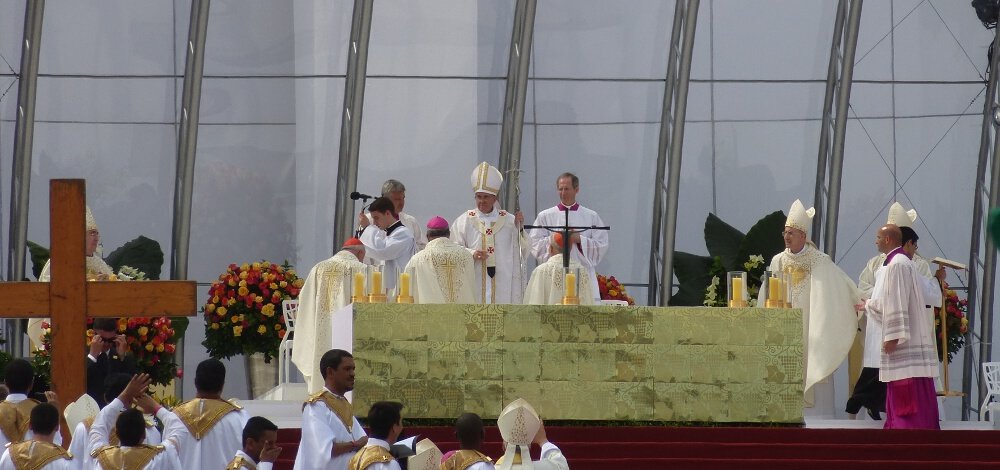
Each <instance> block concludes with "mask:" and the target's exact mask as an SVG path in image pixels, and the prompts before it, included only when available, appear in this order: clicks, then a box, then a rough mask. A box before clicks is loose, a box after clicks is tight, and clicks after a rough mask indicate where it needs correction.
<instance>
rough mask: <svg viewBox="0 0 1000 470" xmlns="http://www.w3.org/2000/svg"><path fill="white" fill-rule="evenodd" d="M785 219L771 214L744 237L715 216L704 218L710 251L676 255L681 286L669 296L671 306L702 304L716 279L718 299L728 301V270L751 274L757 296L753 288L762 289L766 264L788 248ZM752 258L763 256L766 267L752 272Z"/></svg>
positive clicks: (710, 215)
mask: <svg viewBox="0 0 1000 470" xmlns="http://www.w3.org/2000/svg"><path fill="white" fill-rule="evenodd" d="M785 219H786V217H785V214H784V212H782V211H775V212H772V213H770V214H768V215H766V216H764V217H763V218H761V219H760V220H758V221H757V223H755V224H754V225H753V227H751V228H750V231H748V232H747V233H746V234H745V235H744V234H743V233H742V232H740V231H739V230H737V229H735V228H734V227H733V226H731V225H729V224H727V223H726V222H724V221H723V220H722V219H720V218H719V217H717V216H716V215H715V214H708V217H707V218H706V219H705V247H706V248H707V249H708V256H704V255H696V254H692V253H685V252H682V251H678V252H676V253H674V274H675V275H676V276H677V281H678V283H679V287H678V289H677V293H676V294H674V295H673V296H672V297H670V305H673V306H685V305H686V306H700V305H703V304H704V302H705V294H706V290H707V289H708V288H709V285H710V284H711V283H712V277H713V276H717V277H719V279H720V281H721V282H720V283H719V285H718V286H717V288H716V289H717V291H716V295H717V298H718V299H726V298H727V295H726V279H725V275H726V272H728V271H749V272H748V282H749V283H750V286H748V289H750V290H749V292H751V294H753V293H755V292H756V291H755V290H754V288H755V287H756V288H759V284H760V279H759V277H760V275H762V274H763V272H764V269H765V267H766V264H767V263H768V262H770V260H771V258H772V257H774V255H776V254H778V253H780V252H781V251H782V250H784V249H785V245H784V241H782V239H781V230H782V229H783V228H784V226H785ZM751 256H761V257H763V258H764V266H759V265H758V266H756V267H753V268H752V269H751V268H750V267H748V266H753V263H750V257H751ZM758 271H759V272H758Z"/></svg>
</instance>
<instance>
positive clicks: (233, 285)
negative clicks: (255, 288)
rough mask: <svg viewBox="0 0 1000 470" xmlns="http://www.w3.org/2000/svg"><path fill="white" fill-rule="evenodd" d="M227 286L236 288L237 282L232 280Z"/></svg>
mask: <svg viewBox="0 0 1000 470" xmlns="http://www.w3.org/2000/svg"><path fill="white" fill-rule="evenodd" d="M226 284H229V287H236V281H234V280H232V279H230V280H229V282H227V283H226Z"/></svg>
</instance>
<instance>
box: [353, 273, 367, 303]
mask: <svg viewBox="0 0 1000 470" xmlns="http://www.w3.org/2000/svg"><path fill="white" fill-rule="evenodd" d="M364 296H365V273H362V272H357V273H354V297H355V298H361V297H364Z"/></svg>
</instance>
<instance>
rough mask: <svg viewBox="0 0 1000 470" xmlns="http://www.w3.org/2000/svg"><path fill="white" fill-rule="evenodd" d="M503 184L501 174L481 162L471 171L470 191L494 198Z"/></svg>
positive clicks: (494, 168)
mask: <svg viewBox="0 0 1000 470" xmlns="http://www.w3.org/2000/svg"><path fill="white" fill-rule="evenodd" d="M502 184H503V174H501V173H500V170H498V169H496V167H495V166H493V165H490V164H489V163H486V162H482V163H480V164H479V165H477V166H476V169H475V170H472V191H473V192H477V193H487V194H492V195H494V196H496V195H497V194H498V193H500V185H502Z"/></svg>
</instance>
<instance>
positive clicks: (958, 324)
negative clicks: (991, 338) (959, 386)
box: [934, 289, 969, 363]
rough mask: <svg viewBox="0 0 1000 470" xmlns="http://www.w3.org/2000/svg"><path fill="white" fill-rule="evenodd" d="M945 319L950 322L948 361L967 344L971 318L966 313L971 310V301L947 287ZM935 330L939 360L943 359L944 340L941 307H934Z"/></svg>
mask: <svg viewBox="0 0 1000 470" xmlns="http://www.w3.org/2000/svg"><path fill="white" fill-rule="evenodd" d="M944 309H945V313H946V315H945V319H946V321H947V322H948V323H947V325H948V338H947V343H948V362H949V363H950V362H951V359H952V356H954V355H955V354H956V353H958V350H959V349H962V346H965V334H966V333H967V332H968V331H969V319H968V318H966V313H967V312H968V311H969V301H968V300H966V299H959V298H958V294H957V293H956V292H955V291H953V290H951V289H945V300H944ZM934 330H935V332H936V333H937V334H936V335H935V337H936V338H937V353H938V360H941V345H942V343H943V342H944V341H943V340H944V338H943V337H942V336H941V308H940V307H937V308H935V309H934Z"/></svg>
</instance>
